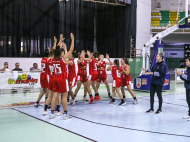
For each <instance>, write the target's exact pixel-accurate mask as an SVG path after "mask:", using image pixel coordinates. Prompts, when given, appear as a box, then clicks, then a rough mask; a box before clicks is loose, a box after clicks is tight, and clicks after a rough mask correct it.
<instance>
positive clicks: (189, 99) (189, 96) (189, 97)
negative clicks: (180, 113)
mask: <svg viewBox="0 0 190 142" xmlns="http://www.w3.org/2000/svg"><path fill="white" fill-rule="evenodd" d="M186 101H187V104H188V107H189V116H190V89H189V90H186Z"/></svg>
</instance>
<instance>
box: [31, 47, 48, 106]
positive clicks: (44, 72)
mask: <svg viewBox="0 0 190 142" xmlns="http://www.w3.org/2000/svg"><path fill="white" fill-rule="evenodd" d="M48 56H49V50H48V49H46V50H45V53H44V58H42V60H41V74H40V84H41V87H42V88H43V90H42V92H41V93H40V94H39V97H38V99H37V101H36V103H35V105H34V106H35V107H38V106H39V105H40V104H39V102H40V100H41V98H42V97H43V95H44V94H45V93H46V91H47V88H48V65H47V60H48Z"/></svg>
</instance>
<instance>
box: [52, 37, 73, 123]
mask: <svg viewBox="0 0 190 142" xmlns="http://www.w3.org/2000/svg"><path fill="white" fill-rule="evenodd" d="M71 40H72V41H71V47H70V50H69V51H68V52H67V53H66V54H65V55H64V57H63V58H61V50H60V47H59V46H57V47H56V49H55V52H54V59H53V66H54V78H53V83H52V85H53V98H52V101H51V115H50V117H49V118H50V119H52V118H55V114H54V108H55V103H56V100H57V99H59V98H60V96H59V93H61V95H62V105H63V110H64V116H63V119H64V120H66V119H69V118H71V116H69V115H68V113H67V95H68V91H69V87H68V80H67V72H66V63H65V62H66V59H67V58H68V57H69V56H70V54H71V53H72V52H73V49H74V35H73V34H72V33H71Z"/></svg>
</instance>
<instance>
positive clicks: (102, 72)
mask: <svg viewBox="0 0 190 142" xmlns="http://www.w3.org/2000/svg"><path fill="white" fill-rule="evenodd" d="M97 68H98V75H106V62H105V61H103V62H102V63H99V65H98V66H97Z"/></svg>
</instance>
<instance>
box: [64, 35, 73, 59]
mask: <svg viewBox="0 0 190 142" xmlns="http://www.w3.org/2000/svg"><path fill="white" fill-rule="evenodd" d="M73 50H74V35H73V33H71V47H70V50H69V51H68V52H67V53H66V54H65V56H64V57H63V60H64V61H66V59H67V58H68V57H69V56H70V54H71V53H72V52H73Z"/></svg>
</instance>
